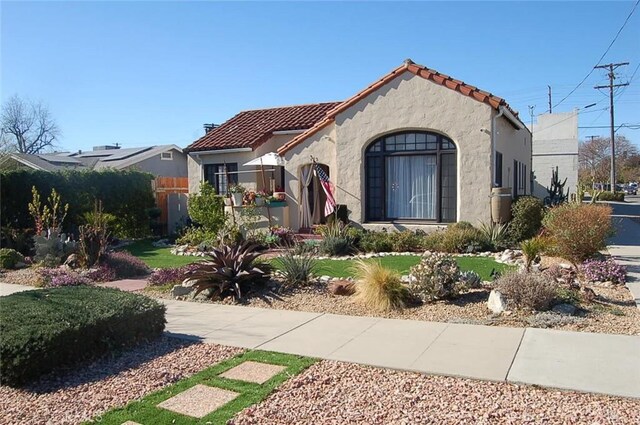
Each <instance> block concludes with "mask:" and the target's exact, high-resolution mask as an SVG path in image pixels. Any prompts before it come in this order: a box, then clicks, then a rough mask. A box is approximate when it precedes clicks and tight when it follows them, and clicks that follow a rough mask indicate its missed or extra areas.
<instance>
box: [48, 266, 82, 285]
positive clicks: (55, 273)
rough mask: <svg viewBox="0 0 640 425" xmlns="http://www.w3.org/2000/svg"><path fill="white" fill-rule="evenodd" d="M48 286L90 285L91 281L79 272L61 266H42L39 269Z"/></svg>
mask: <svg viewBox="0 0 640 425" xmlns="http://www.w3.org/2000/svg"><path fill="white" fill-rule="evenodd" d="M38 273H39V274H40V277H41V278H42V280H43V281H44V284H45V286H46V287H49V288H58V287H61V286H79V285H89V284H90V283H91V281H90V280H89V279H87V278H86V277H84V276H80V275H79V274H78V273H76V272H74V271H70V270H65V269H61V268H55V269H51V268H42V269H39V270H38Z"/></svg>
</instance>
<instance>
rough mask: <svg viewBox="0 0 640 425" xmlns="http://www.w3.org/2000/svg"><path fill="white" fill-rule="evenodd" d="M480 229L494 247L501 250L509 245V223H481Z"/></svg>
mask: <svg viewBox="0 0 640 425" xmlns="http://www.w3.org/2000/svg"><path fill="white" fill-rule="evenodd" d="M478 229H479V230H480V233H481V234H482V236H483V237H484V238H485V240H486V241H487V242H488V243H489V244H490V245H491V247H492V248H493V249H496V250H499V249H503V248H505V247H506V246H507V240H508V237H509V223H494V222H489V223H488V224H487V223H480V226H479V227H478Z"/></svg>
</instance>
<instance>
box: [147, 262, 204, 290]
mask: <svg viewBox="0 0 640 425" xmlns="http://www.w3.org/2000/svg"><path fill="white" fill-rule="evenodd" d="M196 268H197V266H196V265H195V264H188V265H186V266H182V267H170V268H166V269H158V270H155V271H154V272H153V273H152V274H151V277H150V278H149V283H150V284H151V285H169V284H173V285H179V284H181V283H182V281H183V280H184V279H185V277H186V276H185V273H187V272H189V271H192V270H195V269H196Z"/></svg>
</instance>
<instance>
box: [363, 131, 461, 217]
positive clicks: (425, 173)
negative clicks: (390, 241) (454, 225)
mask: <svg viewBox="0 0 640 425" xmlns="http://www.w3.org/2000/svg"><path fill="white" fill-rule="evenodd" d="M456 174H457V173H456V146H455V145H454V144H453V142H452V141H451V140H450V139H448V138H447V137H445V136H442V135H440V134H437V133H429V132H417V131H407V132H401V133H394V134H390V135H386V136H384V137H380V138H379V139H377V140H374V141H373V142H372V143H371V144H370V145H369V147H368V148H367V150H366V152H365V178H366V187H365V203H366V205H365V211H366V220H367V221H394V220H420V221H435V222H455V221H456V186H457V184H456Z"/></svg>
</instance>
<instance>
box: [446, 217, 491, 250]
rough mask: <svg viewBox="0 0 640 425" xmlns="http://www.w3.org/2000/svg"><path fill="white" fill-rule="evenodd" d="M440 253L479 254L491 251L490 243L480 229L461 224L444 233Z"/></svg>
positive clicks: (451, 226) (450, 227)
mask: <svg viewBox="0 0 640 425" xmlns="http://www.w3.org/2000/svg"><path fill="white" fill-rule="evenodd" d="M441 238H442V239H441V240H440V246H439V249H438V251H443V252H449V253H461V252H477V251H483V250H485V249H489V248H490V246H489V242H488V241H487V240H486V239H485V237H484V235H483V234H482V232H481V231H480V230H479V229H476V228H475V227H473V226H472V225H470V224H468V223H465V222H461V223H457V224H453V225H450V226H449V227H448V228H447V230H445V231H444V232H443V233H442V236H441Z"/></svg>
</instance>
